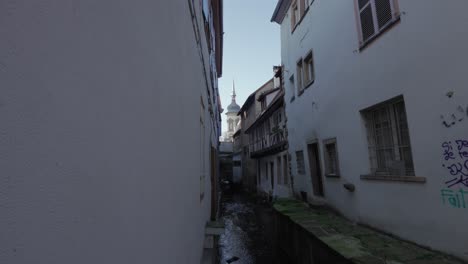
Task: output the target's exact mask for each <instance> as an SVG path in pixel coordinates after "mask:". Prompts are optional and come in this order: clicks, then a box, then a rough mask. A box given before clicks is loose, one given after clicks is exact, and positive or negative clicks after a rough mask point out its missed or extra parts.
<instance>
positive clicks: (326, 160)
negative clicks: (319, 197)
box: [322, 138, 341, 178]
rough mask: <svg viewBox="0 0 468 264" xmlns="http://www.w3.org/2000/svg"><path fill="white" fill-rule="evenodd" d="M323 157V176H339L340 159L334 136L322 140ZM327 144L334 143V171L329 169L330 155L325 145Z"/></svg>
mask: <svg viewBox="0 0 468 264" xmlns="http://www.w3.org/2000/svg"><path fill="white" fill-rule="evenodd" d="M322 143H323V157H324V162H325V176H326V177H336V178H339V177H341V172H340V159H339V155H338V143H337V140H336V138H328V139H325V140H323V142H322ZM329 145H334V146H335V163H336V171H335V173H331V172H330V171H329V165H330V156H329V153H328V148H327V146H329Z"/></svg>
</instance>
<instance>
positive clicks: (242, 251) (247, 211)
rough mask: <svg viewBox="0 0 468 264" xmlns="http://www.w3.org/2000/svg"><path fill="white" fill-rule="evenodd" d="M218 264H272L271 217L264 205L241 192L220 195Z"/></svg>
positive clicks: (269, 210) (265, 204)
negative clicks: (221, 196) (223, 226)
mask: <svg viewBox="0 0 468 264" xmlns="http://www.w3.org/2000/svg"><path fill="white" fill-rule="evenodd" d="M221 202H222V204H221V211H222V220H223V221H224V224H225V227H226V229H225V232H224V235H222V236H221V238H220V245H219V246H220V256H221V262H220V264H225V263H234V264H267V263H268V264H271V263H273V245H272V243H273V237H272V235H273V213H272V210H271V208H270V207H269V205H268V204H267V203H266V201H263V200H261V199H260V198H257V197H254V196H252V195H250V194H247V193H243V192H234V193H229V192H225V193H224V194H223V198H222V201H221Z"/></svg>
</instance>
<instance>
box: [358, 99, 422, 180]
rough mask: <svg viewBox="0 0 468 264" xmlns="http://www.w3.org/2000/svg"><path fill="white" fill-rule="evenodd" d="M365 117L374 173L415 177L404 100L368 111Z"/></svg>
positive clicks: (365, 112)
mask: <svg viewBox="0 0 468 264" xmlns="http://www.w3.org/2000/svg"><path fill="white" fill-rule="evenodd" d="M364 118H365V121H366V128H367V132H368V137H367V138H368V142H369V156H370V157H369V158H370V163H371V171H372V173H373V174H376V175H397V176H413V175H414V166H413V158H412V154H411V144H410V137H409V130H408V123H407V118H406V109H405V103H404V101H403V99H399V100H396V101H392V102H389V103H385V104H382V105H379V106H376V107H373V108H371V109H369V110H365V111H364Z"/></svg>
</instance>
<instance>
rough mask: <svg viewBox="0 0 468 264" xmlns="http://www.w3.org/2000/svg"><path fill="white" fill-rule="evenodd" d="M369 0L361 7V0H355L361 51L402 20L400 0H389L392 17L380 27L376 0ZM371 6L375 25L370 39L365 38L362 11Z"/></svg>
mask: <svg viewBox="0 0 468 264" xmlns="http://www.w3.org/2000/svg"><path fill="white" fill-rule="evenodd" d="M368 1H369V2H368V3H367V4H365V5H364V6H363V7H362V8H359V0H354V13H355V19H356V27H357V32H358V41H359V51H362V50H363V49H365V48H366V47H367V46H368V45H369V44H371V43H372V42H374V40H375V39H377V38H378V37H379V36H380V35H382V34H383V33H385V32H386V31H387V30H389V29H390V28H391V27H392V26H394V25H395V24H396V23H398V22H399V21H400V17H401V13H400V6H399V4H398V0H388V1H389V3H390V9H391V13H392V18H391V19H390V21H388V22H387V23H386V24H385V25H383V26H382V27H379V25H378V24H379V23H378V18H377V9H376V4H375V1H376V0H368ZM369 5H370V6H371V12H372V24H373V26H374V34H373V35H372V36H370V37H369V38H368V39H366V40H364V36H363V32H362V25H361V12H362V11H363V10H364V9H366V8H367V7H368V6H369Z"/></svg>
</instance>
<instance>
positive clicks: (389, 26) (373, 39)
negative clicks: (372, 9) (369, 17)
mask: <svg viewBox="0 0 468 264" xmlns="http://www.w3.org/2000/svg"><path fill="white" fill-rule="evenodd" d="M400 21H401V15H400V14H398V15H397V16H396V17H395V18H394V19H393V21H392V22H389V23H388V25H386V26H385V27H384V28H382V29H381V30H380V31H379V32H377V33H376V34H374V36H372V37H370V38H369V39H368V40H366V41H364V42H362V43H360V45H359V52H361V51H363V50H364V49H365V48H367V47H368V46H369V45H370V44H372V43H373V42H374V41H375V40H376V39H378V38H379V37H380V36H382V35H383V34H384V33H386V32H387V31H388V30H389V29H391V28H392V27H393V26H395V25H396V24H397V23H399V22H400Z"/></svg>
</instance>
